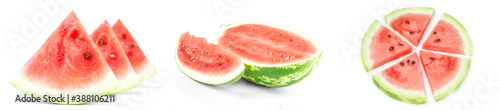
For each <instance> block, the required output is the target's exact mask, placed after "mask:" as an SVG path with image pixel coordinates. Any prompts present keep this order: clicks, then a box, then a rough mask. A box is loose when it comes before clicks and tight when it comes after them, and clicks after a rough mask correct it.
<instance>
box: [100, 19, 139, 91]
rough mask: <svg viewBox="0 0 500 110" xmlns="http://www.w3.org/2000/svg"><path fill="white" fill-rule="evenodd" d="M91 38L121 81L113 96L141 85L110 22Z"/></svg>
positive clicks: (101, 26) (105, 23)
mask: <svg viewBox="0 0 500 110" xmlns="http://www.w3.org/2000/svg"><path fill="white" fill-rule="evenodd" d="M90 37H91V38H92V39H93V40H94V44H95V45H96V46H97V48H99V50H100V52H101V53H102V55H103V57H104V59H106V62H107V63H108V65H109V67H111V70H113V73H115V76H116V78H117V79H118V80H119V81H120V87H118V88H116V89H115V90H114V91H113V92H111V94H117V93H120V92H123V91H126V90H129V89H131V88H133V87H135V86H137V85H138V84H139V83H140V82H139V81H138V80H137V77H136V75H135V72H134V69H133V68H132V66H131V65H130V62H129V61H128V58H127V56H126V55H125V51H123V49H122V48H121V46H120V42H118V39H117V38H116V36H115V34H114V33H113V30H111V26H110V25H109V23H108V21H104V22H103V23H102V24H101V25H99V27H97V29H96V30H95V31H94V32H93V33H92V34H90Z"/></svg>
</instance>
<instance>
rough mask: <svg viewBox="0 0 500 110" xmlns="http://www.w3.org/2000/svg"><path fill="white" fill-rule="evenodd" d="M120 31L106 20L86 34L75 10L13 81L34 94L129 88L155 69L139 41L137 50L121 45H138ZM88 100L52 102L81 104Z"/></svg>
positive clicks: (92, 92)
mask: <svg viewBox="0 0 500 110" xmlns="http://www.w3.org/2000/svg"><path fill="white" fill-rule="evenodd" d="M119 23H120V26H117V28H124V26H123V24H121V21H119ZM115 25H116V23H115ZM120 32H124V31H120ZM116 33H117V32H116V31H113V30H112V27H111V26H110V25H109V24H108V22H107V21H104V22H103V23H102V24H101V25H100V26H99V27H98V28H97V29H96V30H95V31H94V32H93V33H92V34H91V35H88V34H87V31H86V30H85V28H84V27H83V25H82V23H81V22H80V21H79V19H78V17H77V16H76V14H75V13H74V12H73V11H72V12H71V13H70V14H69V15H68V16H67V17H66V18H65V19H64V20H63V22H62V23H61V24H60V25H59V27H57V29H56V30H55V31H54V32H53V33H52V34H51V35H50V37H49V38H48V39H47V40H46V41H45V43H44V44H43V45H42V47H40V49H38V51H37V52H36V53H35V55H33V56H32V57H31V58H30V60H28V62H27V63H26V64H25V65H24V66H23V67H22V69H21V70H20V71H19V74H18V75H17V76H16V77H14V78H13V79H12V80H11V81H10V84H11V85H13V86H14V87H15V88H17V89H19V90H20V91H22V92H24V93H25V94H29V95H31V94H33V96H35V97H43V96H45V95H51V96H59V95H61V94H63V95H66V94H68V95H108V94H117V93H120V92H123V91H126V90H129V89H131V88H133V87H135V86H136V85H138V84H139V83H140V82H141V81H142V80H144V79H145V78H149V77H151V76H152V75H154V74H155V73H156V72H154V69H152V67H150V66H148V65H149V62H147V60H146V61H144V59H146V58H145V56H144V55H143V54H142V51H141V50H140V49H139V48H138V46H137V48H136V50H135V51H130V49H125V48H123V46H121V45H123V44H124V43H123V42H125V43H126V44H134V45H137V43H136V42H135V41H128V42H127V41H122V42H119V40H118V38H117V36H116ZM127 33H128V31H127ZM120 35H121V33H120ZM127 35H129V36H130V33H128V34H127ZM130 38H132V37H131V36H130ZM127 50H129V51H127ZM126 52H127V53H126ZM138 54H142V56H140V55H138ZM130 55H135V57H134V59H130ZM139 57H142V58H139ZM137 60H140V61H137ZM134 62H141V63H140V65H139V66H138V67H139V68H138V70H135V69H136V68H133V67H135V66H137V65H138V63H134ZM145 62H147V63H148V64H145ZM134 70H135V71H134ZM137 71H139V72H137ZM42 99H43V98H42ZM44 100H45V99H44ZM90 101H92V100H87V101H79V102H75V101H70V100H66V102H52V103H58V104H82V103H86V102H90Z"/></svg>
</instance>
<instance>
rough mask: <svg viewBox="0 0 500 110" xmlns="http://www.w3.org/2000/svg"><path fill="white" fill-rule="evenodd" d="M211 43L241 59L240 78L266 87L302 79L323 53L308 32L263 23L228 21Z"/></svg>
mask: <svg viewBox="0 0 500 110" xmlns="http://www.w3.org/2000/svg"><path fill="white" fill-rule="evenodd" d="M214 43H215V44H217V45H220V46H222V47H223V48H225V49H227V50H230V51H231V52H233V53H234V54H236V55H237V56H238V57H239V58H241V59H242V60H243V63H245V66H246V70H245V74H244V75H243V78H245V79H247V80H249V81H251V82H253V83H256V84H259V85H263V86H268V87H284V86H289V85H292V84H295V83H297V82H300V81H301V80H303V79H305V78H306V77H308V76H309V75H310V74H311V73H312V72H313V71H314V70H315V69H316V67H317V65H318V62H319V59H320V58H321V53H322V48H321V46H320V44H319V43H318V42H317V41H316V40H314V39H313V38H311V37H309V36H308V35H306V34H304V33H301V32H299V31H296V30H292V29H288V28H284V27H280V26H275V25H270V24H265V23H235V24H230V25H227V26H225V27H223V28H222V29H221V30H220V31H219V32H218V34H217V36H216V39H215V41H214Z"/></svg>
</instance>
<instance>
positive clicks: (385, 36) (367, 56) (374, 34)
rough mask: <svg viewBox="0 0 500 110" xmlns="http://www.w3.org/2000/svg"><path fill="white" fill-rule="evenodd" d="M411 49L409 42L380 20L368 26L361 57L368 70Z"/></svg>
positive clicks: (409, 51) (407, 52) (408, 52)
mask: <svg viewBox="0 0 500 110" xmlns="http://www.w3.org/2000/svg"><path fill="white" fill-rule="evenodd" d="M411 51H412V47H411V46H410V45H409V44H408V43H406V42H405V41H403V40H402V39H401V38H400V37H399V36H397V35H396V34H394V33H393V32H392V31H391V30H389V29H387V27H385V26H384V25H381V24H380V23H379V22H378V21H375V22H373V23H372V25H371V26H370V28H368V30H367V31H366V33H365V36H364V37H363V43H362V44H361V58H362V60H363V65H364V66H365V70H366V71H367V72H368V71H371V70H373V69H375V68H377V67H379V66H381V65H383V64H385V63H387V62H389V61H392V60H395V59H397V58H399V57H402V56H404V55H407V54H410V53H411Z"/></svg>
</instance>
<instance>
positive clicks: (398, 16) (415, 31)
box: [385, 7, 434, 46]
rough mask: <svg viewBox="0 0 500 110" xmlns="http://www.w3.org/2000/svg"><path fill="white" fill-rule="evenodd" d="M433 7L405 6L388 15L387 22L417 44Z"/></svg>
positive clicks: (429, 18) (412, 42)
mask: <svg viewBox="0 0 500 110" xmlns="http://www.w3.org/2000/svg"><path fill="white" fill-rule="evenodd" d="M433 11H434V9H433V8H428V7H411V8H403V9H399V10H397V11H394V12H392V13H390V14H388V15H386V16H385V17H386V18H385V19H386V23H387V24H389V25H390V26H391V27H392V28H393V29H394V30H395V31H397V32H399V34H401V35H403V37H405V38H406V39H408V41H410V43H411V44H413V45H414V46H417V45H418V43H419V42H420V39H421V38H422V35H423V34H424V31H425V28H426V27H427V24H429V21H430V20H431V16H432V13H433Z"/></svg>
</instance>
